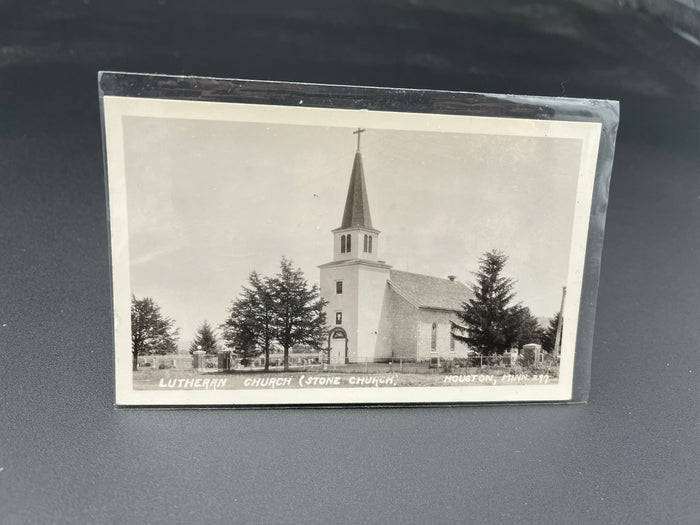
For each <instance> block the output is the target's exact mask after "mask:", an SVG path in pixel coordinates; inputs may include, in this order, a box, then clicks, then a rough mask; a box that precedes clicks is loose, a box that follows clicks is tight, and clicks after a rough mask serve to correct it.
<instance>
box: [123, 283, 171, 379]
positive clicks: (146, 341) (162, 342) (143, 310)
mask: <svg viewBox="0 0 700 525" xmlns="http://www.w3.org/2000/svg"><path fill="white" fill-rule="evenodd" d="M174 324H175V321H173V320H172V319H170V318H169V317H165V316H164V315H163V314H161V312H160V307H159V306H158V305H157V304H156V302H155V301H154V300H153V299H152V298H150V297H144V298H143V299H136V297H135V296H134V295H132V296H131V351H132V354H133V369H134V370H136V369H137V368H138V356H140V355H148V354H174V353H176V352H177V337H178V330H177V329H176V328H175V327H174Z"/></svg>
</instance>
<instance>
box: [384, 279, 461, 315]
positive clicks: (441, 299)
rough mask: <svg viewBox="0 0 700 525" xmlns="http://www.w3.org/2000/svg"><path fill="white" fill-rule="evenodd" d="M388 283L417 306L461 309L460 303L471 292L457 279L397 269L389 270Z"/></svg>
mask: <svg viewBox="0 0 700 525" xmlns="http://www.w3.org/2000/svg"><path fill="white" fill-rule="evenodd" d="M389 284H390V286H391V287H392V288H393V289H394V290H395V291H396V293H398V294H399V295H401V296H403V297H404V298H405V299H406V300H407V301H409V302H410V303H413V304H414V305H416V306H417V307H418V308H434V309H438V310H452V311H455V310H462V309H463V307H462V303H464V302H465V301H467V300H468V299H469V297H470V296H471V294H472V293H471V290H470V289H469V287H468V286H467V285H465V284H464V283H460V282H458V281H451V280H449V279H441V278H440V277H432V276H430V275H421V274H418V273H410V272H402V271H399V270H390V272H389Z"/></svg>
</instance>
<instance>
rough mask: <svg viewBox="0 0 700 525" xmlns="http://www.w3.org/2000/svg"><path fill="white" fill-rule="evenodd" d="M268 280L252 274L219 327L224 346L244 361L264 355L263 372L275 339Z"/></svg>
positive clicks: (255, 273)
mask: <svg viewBox="0 0 700 525" xmlns="http://www.w3.org/2000/svg"><path fill="white" fill-rule="evenodd" d="M271 288H272V287H271V284H270V279H268V278H261V277H260V276H259V275H258V273H257V272H255V271H253V272H252V273H251V274H250V277H249V278H248V286H247V287H245V286H244V287H243V290H242V291H241V294H240V295H239V296H238V298H237V299H236V300H235V301H234V302H233V304H232V305H231V308H229V311H228V318H227V319H226V321H225V322H224V324H222V325H221V329H222V333H223V339H224V341H225V342H226V346H227V347H229V348H231V349H232V350H233V352H234V353H235V354H237V355H239V356H240V357H242V358H243V360H244V364H246V363H247V362H248V359H250V358H252V357H257V356H259V355H260V354H261V353H263V352H264V353H265V370H268V369H269V367H270V348H271V345H272V342H273V340H274V337H275V327H274V319H275V301H274V299H273V297H272V290H271Z"/></svg>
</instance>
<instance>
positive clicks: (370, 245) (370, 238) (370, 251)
mask: <svg viewBox="0 0 700 525" xmlns="http://www.w3.org/2000/svg"><path fill="white" fill-rule="evenodd" d="M367 237H368V238H369V243H368V245H369V249H368V250H367V251H368V252H369V253H372V236H371V235H368V236H367Z"/></svg>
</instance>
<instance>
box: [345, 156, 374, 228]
mask: <svg viewBox="0 0 700 525" xmlns="http://www.w3.org/2000/svg"><path fill="white" fill-rule="evenodd" d="M353 226H362V227H364V228H370V229H371V228H372V218H371V216H370V214H369V201H368V200H367V186H366V185H365V173H364V170H363V168H362V155H361V154H360V152H359V151H358V152H357V153H355V161H354V162H353V163H352V175H350V186H348V196H347V198H346V199H345V211H344V212H343V222H342V223H341V225H340V228H341V229H342V228H352V227H353Z"/></svg>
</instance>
